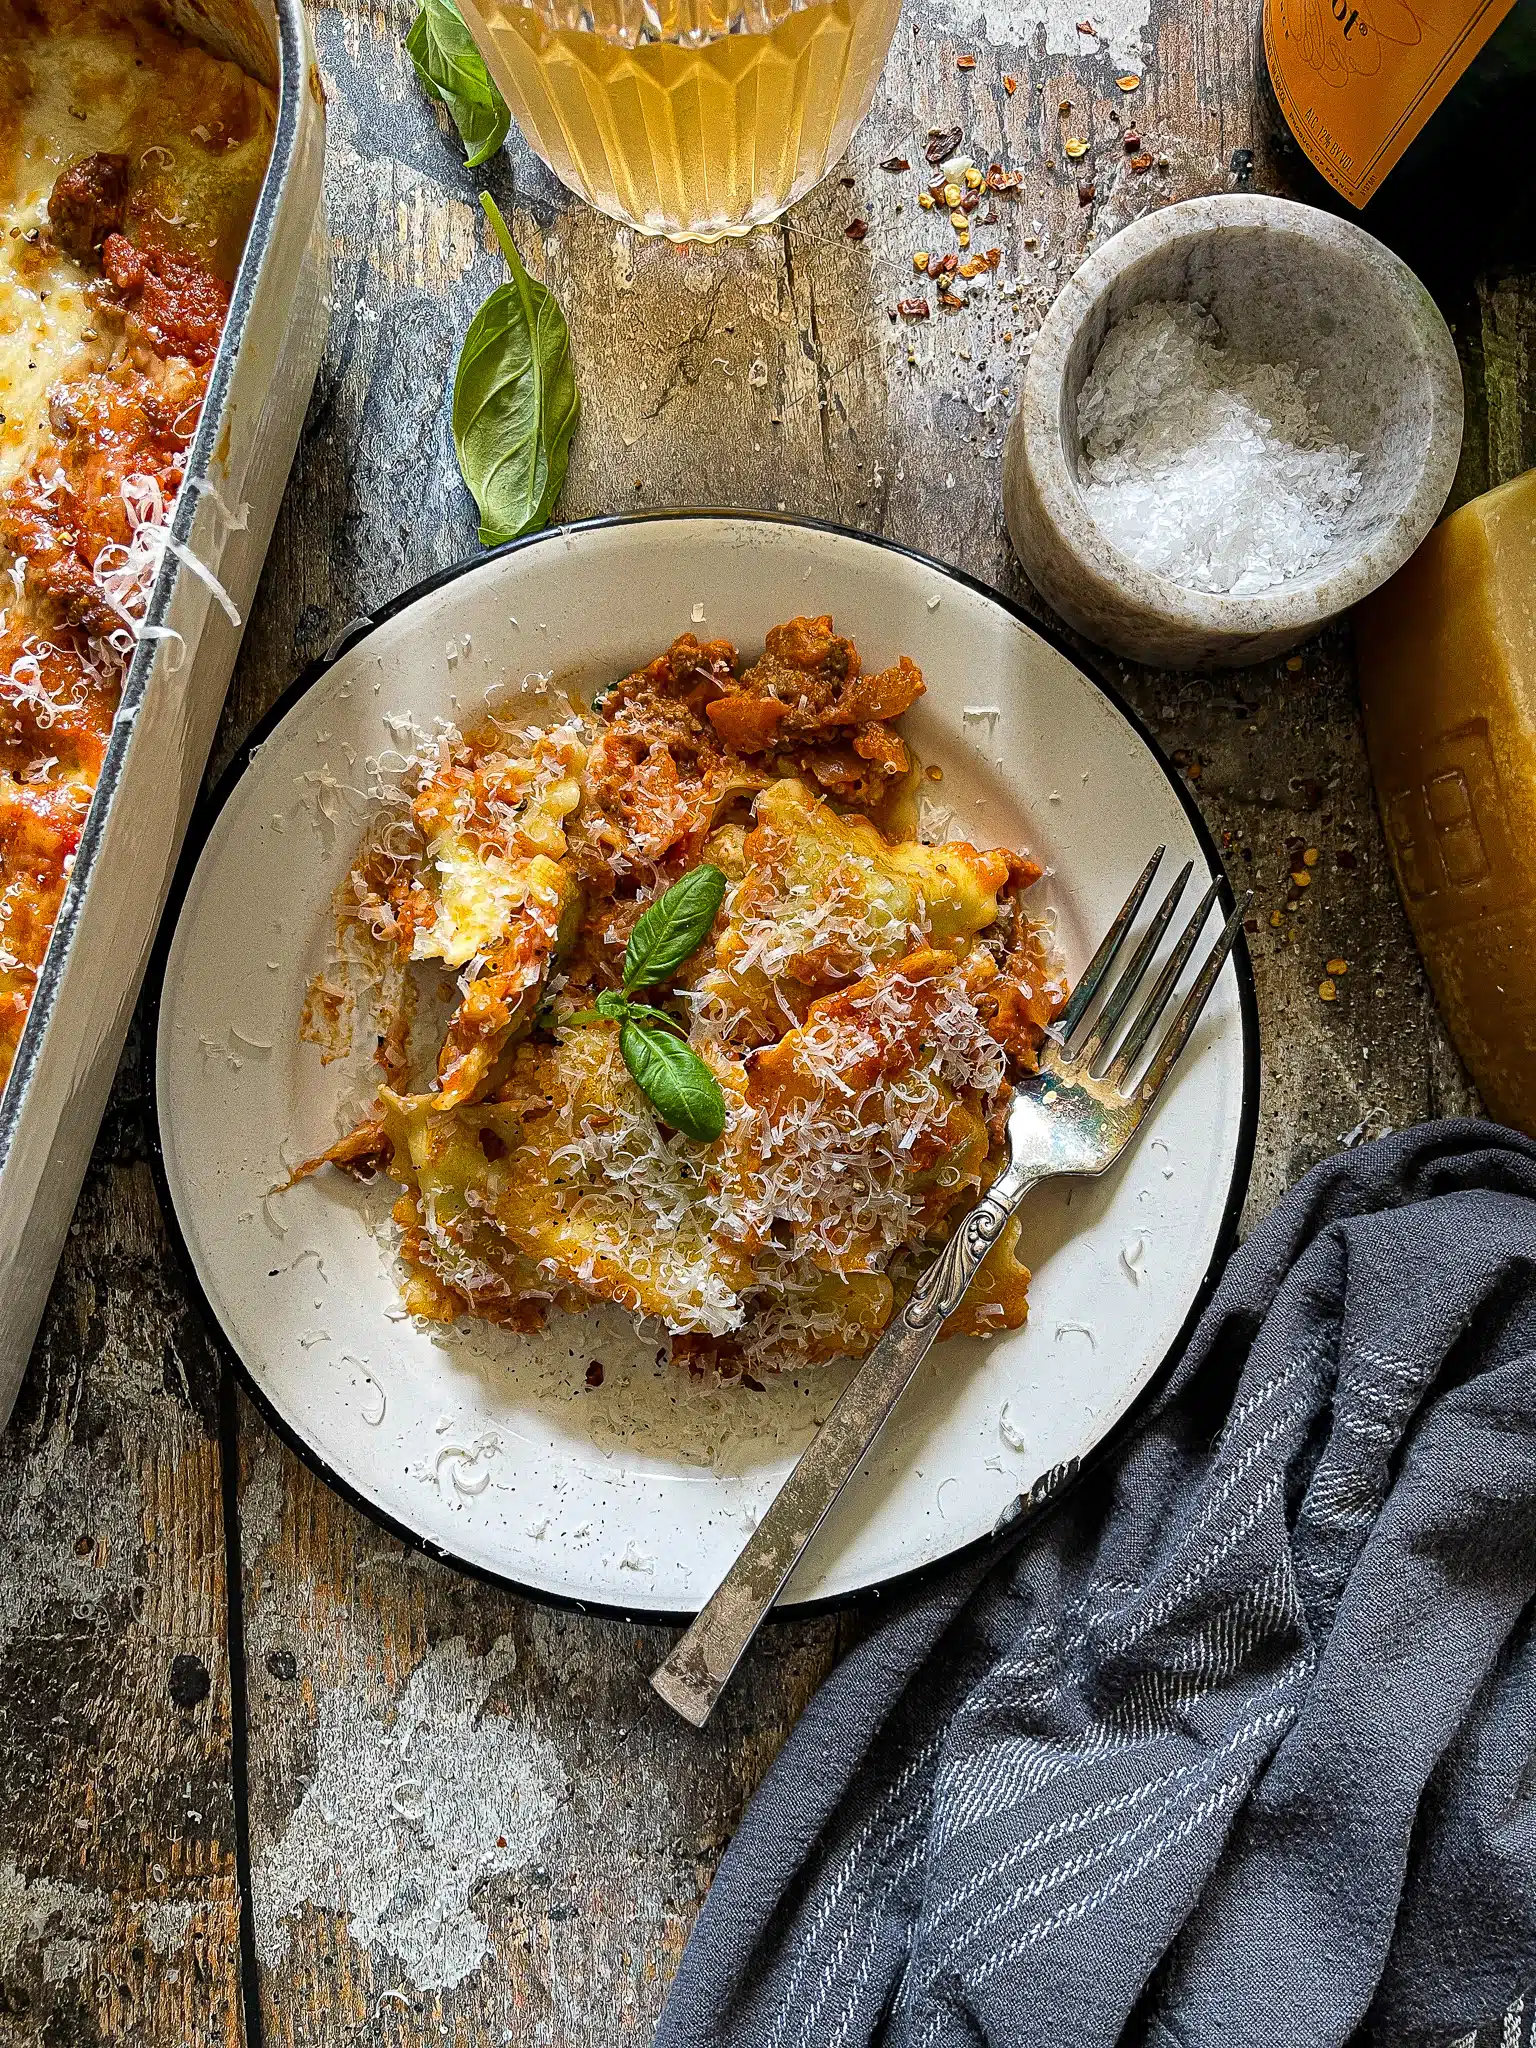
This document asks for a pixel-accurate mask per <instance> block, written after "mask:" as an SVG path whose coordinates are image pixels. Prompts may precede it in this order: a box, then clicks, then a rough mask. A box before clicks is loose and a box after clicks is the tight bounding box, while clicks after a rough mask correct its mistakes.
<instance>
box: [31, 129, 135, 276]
mask: <svg viewBox="0 0 1536 2048" xmlns="http://www.w3.org/2000/svg"><path fill="white" fill-rule="evenodd" d="M127 197H128V159H127V157H125V156H116V155H114V154H113V153H112V152H111V151H109V150H98V151H97V152H96V154H95V155H94V156H82V157H77V158H76V159H75V161H74V162H73V163H72V164H71V165H70V166H69V168H68V169H67V170H65V171H61V172H60V173H59V176H58V177H57V178H56V179H55V180H54V186H53V191H52V192H51V193H50V195H49V198H48V224H49V226H50V227H51V228H52V229H53V236H54V240H55V241H56V242H57V243H58V245H59V247H60V248H61V249H67V250H68V252H69V254H70V255H71V256H73V257H74V258H75V259H76V261H77V262H79V263H91V262H92V261H94V259H95V256H96V252H97V251H98V250H99V249H100V248H101V245H102V243H103V242H104V241H105V240H106V238H107V236H108V235H110V234H112V233H114V232H115V231H116V230H117V229H119V228H121V226H122V224H123V208H124V204H125V202H126V200H127Z"/></svg>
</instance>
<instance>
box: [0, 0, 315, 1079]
mask: <svg viewBox="0 0 1536 2048" xmlns="http://www.w3.org/2000/svg"><path fill="white" fill-rule="evenodd" d="M274 123H275V108H274V104H273V100H272V95H271V93H270V92H269V91H268V89H267V88H266V87H265V86H263V85H261V84H258V83H257V82H256V81H255V80H253V79H251V78H248V77H247V76H246V75H245V73H244V72H243V71H241V70H240V69H239V68H238V67H237V66H235V65H233V64H230V63H226V62H224V61H222V60H221V59H219V58H217V57H214V56H212V55H210V54H209V52H207V51H206V50H204V49H202V48H200V47H199V46H197V45H196V44H193V43H190V42H188V41H187V40H186V39H185V38H183V37H181V36H178V35H177V34H175V33H173V32H172V31H171V30H170V29H169V28H168V27H166V26H164V25H162V23H161V21H160V20H159V18H158V16H157V15H156V14H155V13H154V11H153V9H152V8H151V7H150V6H148V5H144V6H128V5H124V4H111V0H28V4H27V5H25V6H24V7H23V6H15V5H9V4H5V0H0V1087H3V1085H4V1082H5V1078H6V1076H7V1075H8V1073H9V1071H10V1068H11V1065H12V1062H13V1060H14V1057H15V1052H16V1046H17V1043H18V1041H19V1039H20V1036H21V1031H22V1028H23V1026H24V1025H25V1022H26V1017H27V1012H28V1009H29V1007H30V1005H31V1002H32V997H33V993H34V991H35V989H36V985H37V978H38V972H39V969H40V967H41V965H42V960H43V956H44V954H45V952H46V951H47V947H48V941H49V938H50V936H51V934H52V931H53V926H54V922H55V920H56V918H57V916H58V910H59V905H60V903H61V901H62V898H63V895H64V890H65V888H66V886H67V883H68V879H69V873H70V869H71V867H72V865H73V860H74V854H75V849H76V847H77V845H78V843H79V839H80V832H81V828H82V827H83V825H84V822H85V816H86V812H87V810H88V808H89V806H90V802H91V797H92V794H93V792H94V790H95V787H96V782H97V778H98V776H99V774H100V769H101V761H102V756H103V754H104V752H105V749H106V743H107V738H108V736H109V734H110V732H111V729H112V722H113V719H114V717H115V715H116V711H117V704H118V698H119V695H120V693H121V688H122V681H123V677H124V675H125V674H126V671H127V666H128V662H129V660H130V659H131V657H132V653H133V649H134V645H135V642H136V640H137V637H138V629H139V626H140V624H141V623H142V619H143V615H144V609H145V606H146V604H147V603H148V599H149V594H150V591H151V589H152V587H153V583H154V579H155V575H156V572H157V571H158V568H159V564H160V560H161V556H162V554H163V552H164V547H165V538H166V527H167V522H168V520H169V518H170V514H171V510H172V507H173V506H174V503H175V499H176V494H177V492H178V491H179V490H180V488H181V485H182V481H183V464H184V461H185V457H186V450H187V447H188V445H189V443H190V441H191V438H192V435H193V433H194V431H195V429H196V426H197V419H198V414H199V411H200V409H201V406H202V402H203V396H204V392H205V389H206V386H207V379H208V371H209V367H210V365H211V363H212V361H213V357H214V353H215V351H216V349H217V347H218V342H219V336H220V333H221V331H222V328H223V322H224V316H225V312H226V310H227V307H228V304H229V290H230V285H231V283H232V281H233V278H234V275H235V271H236V268H237V267H238V264H239V261H240V254H241V251H242V249H243V248H244V245H245V238H246V234H247V232H248V229H249V226H250V220H251V215H252V213H253V211H254V208H255V203H256V195H257V193H258V191H259V190H260V186H261V181H262V178H263V177H264V176H265V174H266V167H267V161H268V158H269V157H270V155H271V148H272V136H273V130H274Z"/></svg>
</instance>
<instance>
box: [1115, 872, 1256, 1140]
mask: <svg viewBox="0 0 1536 2048" xmlns="http://www.w3.org/2000/svg"><path fill="white" fill-rule="evenodd" d="M1252 901H1253V891H1252V890H1251V889H1246V890H1244V892H1243V894H1242V895H1241V896H1240V897H1239V898H1238V903H1237V908H1236V909H1235V910H1234V911H1233V913H1232V915H1231V916H1230V917H1229V918H1228V919H1227V921H1226V923H1225V924H1224V925H1223V926H1222V928H1221V937H1220V938H1219V939H1218V940H1217V941H1216V943H1215V945H1214V946H1213V947H1212V948H1211V956H1210V958H1209V959H1208V960H1207V961H1206V963H1205V965H1204V966H1203V967H1202V968H1201V970H1200V972H1199V974H1198V976H1197V977H1196V979H1195V984H1194V986H1193V987H1192V988H1191V989H1190V992H1189V994H1188V995H1187V996H1186V997H1185V998H1184V1000H1183V1002H1182V1003H1181V1004H1180V1005H1179V1009H1178V1014H1177V1015H1176V1016H1175V1018H1174V1020H1173V1022H1172V1023H1171V1024H1170V1025H1169V1027H1168V1033H1167V1036H1166V1037H1165V1038H1164V1040H1163V1042H1162V1044H1161V1045H1160V1046H1159V1047H1158V1048H1157V1052H1156V1054H1155V1056H1154V1058H1153V1061H1152V1064H1151V1066H1150V1067H1148V1069H1147V1071H1146V1073H1145V1074H1144V1075H1143V1076H1142V1082H1141V1086H1140V1087H1139V1088H1138V1089H1137V1091H1136V1094H1137V1097H1138V1098H1139V1100H1140V1102H1141V1106H1142V1108H1143V1110H1146V1109H1149V1108H1150V1107H1151V1106H1152V1103H1153V1101H1154V1100H1155V1099H1156V1096H1157V1092H1158V1090H1159V1089H1160V1088H1161V1087H1162V1085H1163V1083H1164V1082H1165V1081H1166V1080H1167V1078H1168V1076H1169V1075H1170V1074H1171V1073H1172V1072H1173V1068H1174V1063H1175V1061H1176V1060H1177V1059H1178V1057H1179V1054H1180V1053H1181V1052H1182V1051H1183V1050H1184V1047H1185V1046H1186V1045H1187V1044H1188V1042H1189V1034H1190V1033H1191V1032H1192V1031H1193V1030H1194V1028H1195V1026H1196V1024H1197V1023H1198V1022H1199V1020H1200V1012H1201V1011H1202V1010H1203V1009H1204V1008H1205V1004H1206V998H1207V997H1208V996H1209V995H1210V993H1211V990H1212V989H1213V988H1214V987H1215V986H1216V977H1217V975H1218V974H1220V972H1221V970H1222V968H1223V967H1224V966H1225V965H1226V961H1227V955H1228V954H1229V953H1230V952H1231V950H1232V948H1233V946H1234V945H1235V944H1236V942H1237V935H1238V933H1239V931H1240V930H1241V929H1242V924H1243V918H1244V917H1245V915H1246V914H1247V910H1248V906H1249V904H1250V903H1252Z"/></svg>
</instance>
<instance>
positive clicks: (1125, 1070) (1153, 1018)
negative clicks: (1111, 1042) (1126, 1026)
mask: <svg viewBox="0 0 1536 2048" xmlns="http://www.w3.org/2000/svg"><path fill="white" fill-rule="evenodd" d="M1220 889H1221V882H1220V880H1219V879H1218V880H1216V881H1214V882H1212V884H1211V886H1210V887H1209V889H1207V890H1206V892H1205V894H1204V895H1203V896H1202V897H1201V898H1200V901H1199V902H1198V903H1197V904H1196V905H1195V913H1194V916H1193V917H1191V919H1190V920H1189V923H1188V924H1187V925H1185V927H1184V931H1183V935H1182V937H1181V938H1180V940H1179V943H1178V944H1177V945H1176V946H1175V947H1174V949H1173V951H1172V952H1171V953H1170V954H1169V955H1168V960H1167V964H1166V965H1165V966H1164V968H1163V970H1162V972H1161V973H1160V974H1159V975H1158V977H1157V979H1156V981H1155V982H1153V984H1152V993H1151V994H1150V995H1149V996H1148V997H1147V1000H1146V1001H1145V1002H1144V1003H1143V1004H1142V1006H1141V1008H1140V1010H1139V1011H1138V1012H1137V1014H1136V1020H1135V1022H1134V1023H1133V1024H1132V1026H1131V1028H1130V1030H1129V1031H1128V1032H1127V1033H1126V1035H1125V1042H1124V1044H1123V1045H1122V1046H1121V1047H1120V1050H1119V1052H1117V1053H1116V1055H1115V1059H1114V1064H1113V1065H1112V1066H1111V1067H1110V1069H1109V1071H1108V1072H1107V1073H1106V1074H1105V1076H1104V1079H1105V1080H1106V1081H1107V1082H1108V1084H1109V1086H1110V1087H1111V1088H1123V1087H1124V1086H1125V1077H1126V1075H1127V1074H1129V1073H1130V1071H1131V1069H1132V1068H1133V1067H1134V1066H1135V1064H1136V1062H1137V1061H1138V1060H1139V1059H1140V1058H1141V1054H1142V1049H1143V1047H1144V1046H1145V1045H1146V1042H1147V1040H1148V1039H1149V1038H1150V1037H1151V1036H1152V1032H1153V1029H1154V1028H1155V1026H1156V1024H1157V1020H1158V1018H1159V1017H1161V1015H1162V1014H1163V1011H1164V1010H1165V1009H1166V1008H1167V1007H1168V998H1169V997H1170V996H1171V995H1172V994H1173V991H1174V989H1175V988H1176V987H1177V986H1178V980H1179V976H1180V975H1181V974H1182V973H1183V972H1184V968H1185V965H1186V963H1187V962H1188V960H1189V956H1190V954H1191V953H1193V951H1194V950H1195V941H1196V939H1198V938H1199V936H1200V934H1201V932H1202V931H1203V930H1204V929H1205V920H1206V919H1207V918H1208V917H1209V916H1210V914H1211V905H1212V904H1213V903H1214V902H1215V901H1216V897H1217V894H1218V892H1219V891H1220Z"/></svg>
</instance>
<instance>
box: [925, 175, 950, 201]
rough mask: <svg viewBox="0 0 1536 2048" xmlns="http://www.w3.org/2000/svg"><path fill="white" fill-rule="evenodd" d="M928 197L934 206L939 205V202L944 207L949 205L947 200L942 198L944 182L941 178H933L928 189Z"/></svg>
mask: <svg viewBox="0 0 1536 2048" xmlns="http://www.w3.org/2000/svg"><path fill="white" fill-rule="evenodd" d="M928 197H929V198H930V199H931V200H932V201H933V203H934V205H935V206H937V205H938V204H939V203H940V201H943V203H944V204H945V205H946V206H947V205H948V204H949V202H948V200H947V199H945V198H944V180H943V179H942V178H935V179H934V181H933V183H932V184H931V185H930V186H929V187H928Z"/></svg>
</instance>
